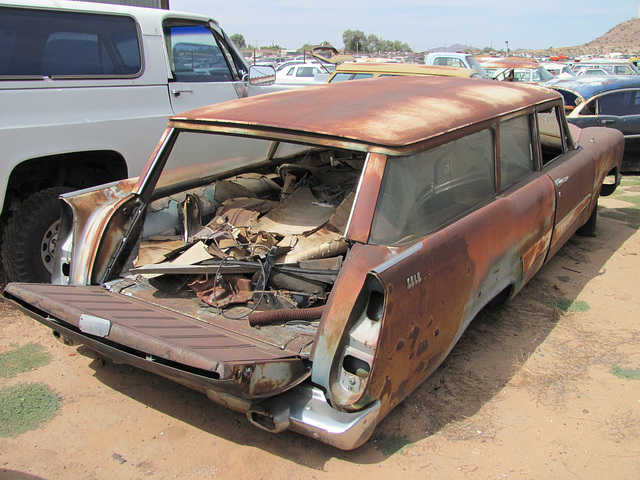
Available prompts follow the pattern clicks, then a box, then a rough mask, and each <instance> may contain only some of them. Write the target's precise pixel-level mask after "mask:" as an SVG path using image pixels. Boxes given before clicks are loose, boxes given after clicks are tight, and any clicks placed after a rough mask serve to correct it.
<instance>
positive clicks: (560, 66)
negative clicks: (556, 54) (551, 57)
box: [540, 62, 576, 78]
mask: <svg viewBox="0 0 640 480" xmlns="http://www.w3.org/2000/svg"><path fill="white" fill-rule="evenodd" d="M540 65H541V66H543V67H544V68H546V69H547V71H548V72H549V73H551V74H552V75H553V76H554V77H558V78H569V77H575V76H576V74H575V72H574V71H573V70H571V67H570V66H569V65H567V64H566V63H556V62H546V63H541V64H540Z"/></svg>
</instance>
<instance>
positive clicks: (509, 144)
mask: <svg viewBox="0 0 640 480" xmlns="http://www.w3.org/2000/svg"><path fill="white" fill-rule="evenodd" d="M533 170H534V163H533V148H532V143H531V127H530V117H529V116H528V115H523V116H521V117H516V118H512V119H511V120H508V121H506V122H502V123H501V124H500V186H501V190H504V189H506V188H508V187H509V186H511V185H513V184H514V183H516V182H517V181H518V180H520V179H522V178H524V177H525V176H526V175H528V174H529V173H531V172H533Z"/></svg>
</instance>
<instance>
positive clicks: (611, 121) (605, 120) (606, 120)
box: [600, 118, 615, 125]
mask: <svg viewBox="0 0 640 480" xmlns="http://www.w3.org/2000/svg"><path fill="white" fill-rule="evenodd" d="M614 121H615V120H608V119H606V118H603V119H602V120H600V123H602V124H603V125H606V124H607V123H613V122H614Z"/></svg>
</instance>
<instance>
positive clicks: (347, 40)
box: [231, 30, 413, 54]
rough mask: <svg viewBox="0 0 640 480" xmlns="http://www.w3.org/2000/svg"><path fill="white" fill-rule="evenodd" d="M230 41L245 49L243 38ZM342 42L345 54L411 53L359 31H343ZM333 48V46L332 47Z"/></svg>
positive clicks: (395, 42) (394, 42)
mask: <svg viewBox="0 0 640 480" xmlns="http://www.w3.org/2000/svg"><path fill="white" fill-rule="evenodd" d="M231 41H233V43H235V44H236V46H237V47H238V48H241V49H242V48H247V43H246V41H245V39H244V36H243V35H241V34H239V33H235V34H233V35H231ZM342 42H343V43H344V49H345V51H346V52H347V53H355V54H359V53H367V54H368V53H386V52H412V51H413V50H411V47H409V45H408V44H407V43H404V42H401V41H400V40H384V39H381V38H378V36H377V35H373V34H370V35H365V33H364V32H362V31H361V30H345V31H344V33H343V34H342ZM321 44H322V45H328V44H329V42H326V41H325V42H322V43H321ZM334 46H335V45H334ZM310 47H311V45H308V44H305V45H303V46H302V47H300V48H299V49H298V51H303V50H305V51H309V50H310ZM261 48H264V49H274V48H275V49H281V47H280V46H278V45H270V46H267V47H261Z"/></svg>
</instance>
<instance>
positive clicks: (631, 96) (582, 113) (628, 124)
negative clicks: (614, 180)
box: [546, 75, 640, 173]
mask: <svg viewBox="0 0 640 480" xmlns="http://www.w3.org/2000/svg"><path fill="white" fill-rule="evenodd" d="M546 86H547V87H550V88H553V89H555V90H557V91H558V92H560V93H561V94H562V96H563V98H564V102H565V108H566V110H567V120H568V121H569V122H571V123H573V124H575V125H578V126H579V127H593V126H604V127H609V128H615V129H617V130H620V131H621V132H622V133H623V134H624V138H625V149H624V158H623V159H622V172H623V173H627V172H639V171H640V161H639V159H640V76H638V75H609V76H605V77H572V78H562V79H556V80H552V81H550V82H548V83H547V84H546Z"/></svg>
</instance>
